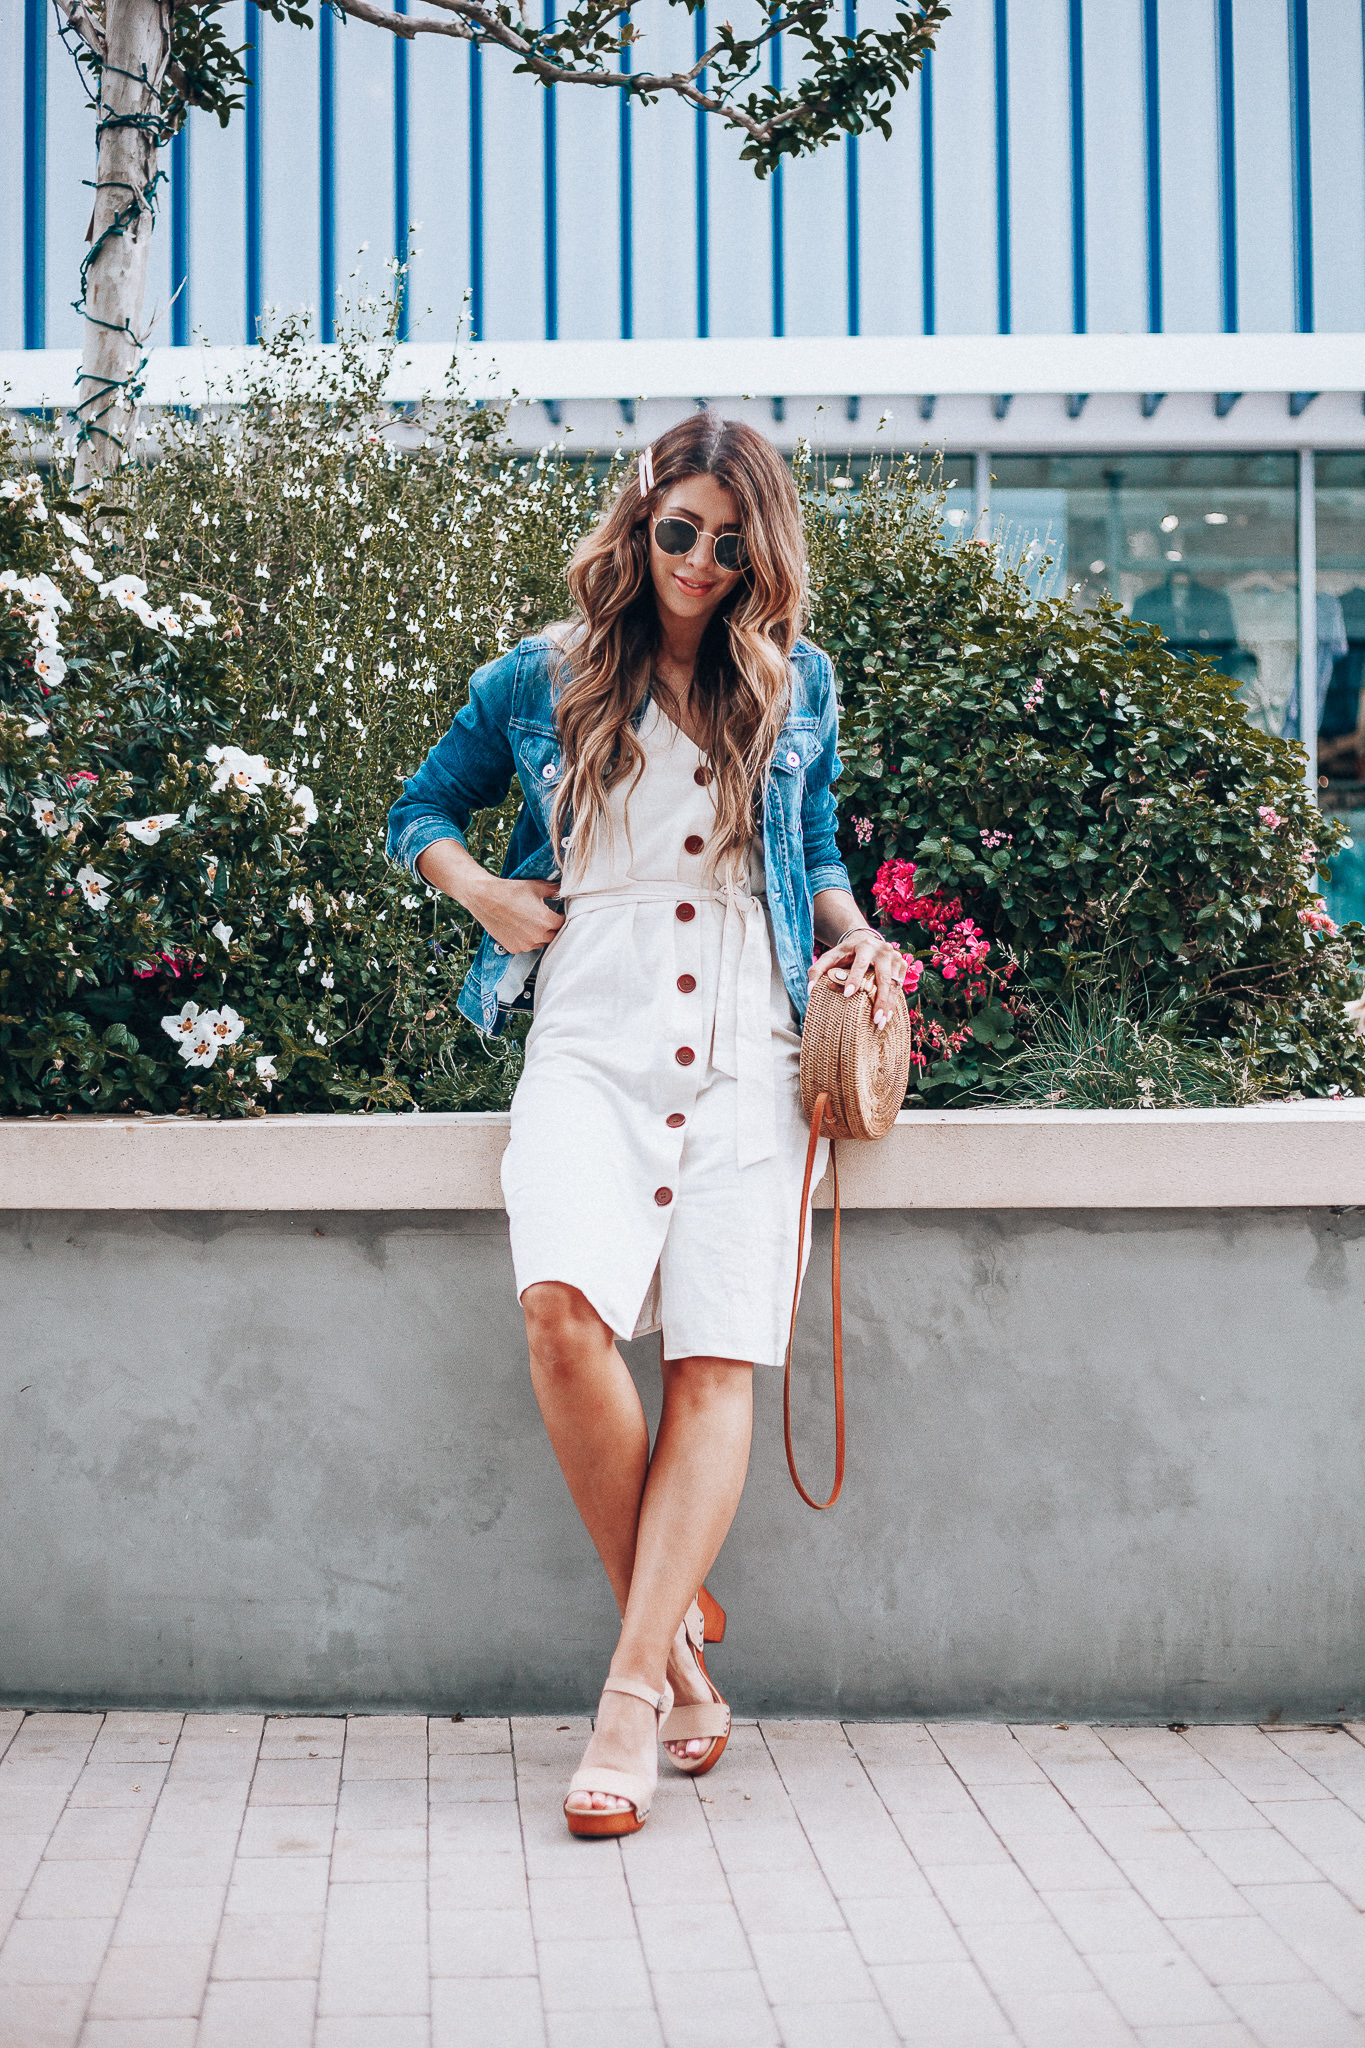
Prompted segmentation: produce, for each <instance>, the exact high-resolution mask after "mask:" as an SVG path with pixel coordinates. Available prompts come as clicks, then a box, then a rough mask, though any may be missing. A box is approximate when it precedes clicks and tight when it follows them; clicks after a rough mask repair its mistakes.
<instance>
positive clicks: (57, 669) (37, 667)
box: [33, 647, 66, 683]
mask: <svg viewBox="0 0 1365 2048" xmlns="http://www.w3.org/2000/svg"><path fill="white" fill-rule="evenodd" d="M33 673H34V675H35V676H37V677H38V679H39V681H40V682H44V683H60V682H61V681H62V680H63V679H64V677H65V675H66V663H65V662H64V661H63V660H62V657H61V655H60V654H54V653H53V652H52V650H51V648H50V647H45V648H44V649H43V651H42V653H41V654H35V655H34V657H33Z"/></svg>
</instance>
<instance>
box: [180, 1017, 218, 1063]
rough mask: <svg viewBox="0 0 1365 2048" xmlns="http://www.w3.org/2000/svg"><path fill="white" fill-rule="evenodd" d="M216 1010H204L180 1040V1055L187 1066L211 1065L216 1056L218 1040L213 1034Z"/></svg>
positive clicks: (216, 1018)
mask: <svg viewBox="0 0 1365 2048" xmlns="http://www.w3.org/2000/svg"><path fill="white" fill-rule="evenodd" d="M217 1022H218V1012H217V1011H216V1010H205V1011H204V1012H203V1014H202V1016H200V1017H197V1018H196V1019H195V1021H194V1023H193V1025H192V1026H191V1028H190V1030H189V1032H188V1033H187V1034H186V1036H185V1037H184V1038H182V1039H181V1041H180V1057H181V1059H182V1060H183V1061H184V1062H185V1065H186V1066H187V1067H211V1066H212V1065H213V1063H214V1061H215V1060H216V1059H217V1057H218V1046H219V1043H220V1041H219V1040H218V1039H217V1038H216V1037H215V1036H214V1026H215V1025H216V1024H217Z"/></svg>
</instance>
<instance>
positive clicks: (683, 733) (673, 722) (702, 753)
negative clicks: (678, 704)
mask: <svg viewBox="0 0 1365 2048" xmlns="http://www.w3.org/2000/svg"><path fill="white" fill-rule="evenodd" d="M649 701H650V703H651V704H652V705H653V707H654V710H655V714H656V716H658V717H659V718H661V719H662V720H663V722H664V724H665V725H667V726H670V727H671V728H672V730H673V731H674V732H675V733H677V734H678V735H679V736H680V738H682V739H685V740H686V741H687V744H688V746H689V747H691V749H692V751H693V753H694V754H695V755H696V756H697V758H698V760H701V761H704V760H705V759H706V749H705V747H700V746H698V745H697V742H696V741H695V740H694V739H693V737H692V735H691V733H690V732H688V730H687V728H686V726H682V725H679V724H678V721H677V719H676V718H670V717H669V715H668V713H667V712H666V711H665V710H664V707H663V705H662V704H661V703H660V702H659V699H658V697H657V696H656V695H655V693H654V691H653V690H651V691H650V693H649Z"/></svg>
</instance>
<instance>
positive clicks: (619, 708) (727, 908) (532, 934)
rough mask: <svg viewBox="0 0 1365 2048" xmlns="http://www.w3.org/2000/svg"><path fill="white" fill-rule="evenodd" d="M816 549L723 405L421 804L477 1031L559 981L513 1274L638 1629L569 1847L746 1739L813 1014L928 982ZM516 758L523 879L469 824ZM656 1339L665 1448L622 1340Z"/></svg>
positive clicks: (471, 708)
mask: <svg viewBox="0 0 1365 2048" xmlns="http://www.w3.org/2000/svg"><path fill="white" fill-rule="evenodd" d="M805 567H806V565H805V551H804V546H803V542H802V534H801V521H800V512H799V508H798V504H797V497H796V491H795V489H794V486H793V484H792V479H791V476H790V473H789V471H788V469H787V466H786V464H785V463H784V462H783V461H782V460H781V458H780V457H779V456H778V454H777V453H776V451H775V450H774V449H773V448H772V446H771V445H770V444H769V443H768V442H767V441H765V440H764V439H763V437H762V436H761V435H760V434H758V433H756V432H755V431H754V430H753V429H752V428H751V427H747V426H743V425H740V424H736V423H734V422H730V421H723V420H720V419H717V418H716V417H715V416H714V415H712V414H710V413H707V412H698V413H696V414H694V415H693V416H692V417H691V418H690V419H688V420H686V421H684V422H683V423H682V424H681V425H679V426H676V427H673V428H671V429H670V430H669V432H668V433H666V434H664V435H662V436H661V437H660V439H659V440H658V441H657V442H655V443H654V445H653V447H652V449H651V450H649V452H648V453H647V454H646V455H644V456H642V457H641V458H640V463H639V476H638V478H636V477H632V478H631V479H630V481H629V482H628V483H627V484H626V485H625V486H624V487H623V488H622V490H621V492H620V494H619V496H618V497H617V499H616V502H615V504H614V505H613V506H612V508H611V510H610V511H609V512H608V514H607V515H606V517H605V519H603V521H602V522H601V524H600V525H599V526H598V527H597V528H596V529H595V530H594V531H593V532H592V533H590V534H589V535H588V536H587V537H586V538H585V539H584V540H583V541H582V542H581V544H580V545H579V547H578V549H577V551H576V552H575V554H574V557H573V560H572V562H571V564H570V567H569V588H570V591H571V592H572V595H573V599H574V603H575V606H576V608H577V616H576V617H575V618H574V620H573V621H571V622H570V623H569V624H568V625H566V626H561V627H557V628H554V629H552V630H551V632H550V633H549V634H547V635H544V636H541V637H538V638H535V639H529V640H524V641H522V643H521V645H520V646H519V647H517V648H515V649H514V650H513V652H512V653H510V654H508V655H505V656H503V657H502V658H501V659H500V660H498V661H495V662H491V663H490V664H489V665H488V666H487V667H486V668H484V669H481V670H480V671H479V672H478V674H477V675H476V676H475V677H474V679H473V681H472V683H471V684H470V691H469V702H468V704H467V705H466V707H465V708H464V710H462V711H461V712H460V714H459V716H458V717H457V718H456V720H455V722H454V724H453V725H452V727H451V729H450V731H449V732H448V733H447V734H446V736H445V738H444V739H443V740H442V741H441V742H440V743H439V745H437V746H436V747H434V748H433V749H432V751H431V753H430V754H429V755H428V757H427V759H426V761H425V763H424V764H423V766H422V767H421V769H419V771H418V773H417V774H416V775H415V776H414V777H413V778H412V780H411V781H410V782H408V783H407V784H406V785H405V788H404V793H403V795H402V796H401V797H400V798H399V800H398V802H397V803H396V804H395V805H394V807H393V810H392V812H391V814H390V825H389V851H390V854H391V855H392V856H393V857H394V858H395V859H396V860H398V861H400V862H402V863H403V864H404V865H406V866H407V867H408V868H410V869H411V870H412V872H413V873H414V874H416V875H419V876H420V877H421V878H422V879H423V880H424V881H426V882H428V883H430V884H431V886H432V887H433V888H437V889H441V890H443V891H444V892H445V893H446V894H447V895H449V896H452V897H453V898H454V899H455V901H456V902H457V903H460V904H462V905H463V906H464V907H465V908H466V909H467V910H468V911H470V912H471V913H472V915H473V916H474V917H475V918H477V919H478V921H479V923H480V924H481V925H482V926H483V927H484V930H485V932H486V933H487V937H486V938H485V940H484V942H483V944H482V946H481V947H480V950H479V954H478V956H477V959H476V961H475V964H474V967H473V969H472V971H471V973H470V976H469V979H468V980H467V982H466V984H465V987H464V989H463V991H462V992H461V996H460V1008H461V1010H462V1012H463V1014H465V1015H466V1016H468V1017H470V1018H471V1019H472V1020H473V1022H475V1023H476V1024H478V1025H479V1026H480V1027H481V1028H483V1029H486V1030H490V1031H492V1030H497V1029H498V1028H499V1027H500V1024H501V1022H502V1020H503V1019H504V1017H505V1015H506V1013H507V1012H508V1011H509V1010H510V1009H511V1008H513V1007H516V1006H519V1005H520V1006H526V1005H527V1003H528V1002H530V1001H531V998H530V997H529V996H528V993H527V991H528V987H529V986H530V984H531V983H532V981H533V982H534V999H533V1007H534V1012H535V1018H534V1022H533V1024H532V1026H531V1031H530V1034H529V1036H528V1039H527V1044H526V1065H525V1070H524V1072H523V1075H522V1079H521V1082H520V1084H519V1086H518V1088H517V1092H516V1096H515V1098H514V1100H513V1104H512V1135H511V1142H510V1144H509V1147H508V1150H507V1153H506V1156H505V1159H504V1162H503V1169H502V1181H503V1191H504V1194H505V1197H506V1201H507V1211H508V1216H509V1218H510V1221H511V1238H512V1257H513V1263H514V1267H515V1271H516V1284H517V1291H518V1295H519V1298H520V1301H521V1305H522V1309H523V1311H524V1313H525V1317H526V1330H527V1337H528V1341H529V1345H530V1354H531V1376H532V1381H533V1384H534V1387H535V1393H536V1398H537V1400H538V1401H539V1403H540V1410H541V1414H542V1415H543V1417H544V1419H545V1425H546V1428H547V1430H548V1431H549V1435H550V1440H551V1443H552V1444H553V1446H554V1450H555V1454H556V1456H557V1457H558V1459H559V1463H560V1467H561V1469H562V1470H563V1473H564V1477H565V1479H566V1480H567V1482H568V1485H569V1490H570V1492H571V1493H572V1495H573V1499H574V1502H575V1504H576V1506H577V1507H578V1510H579V1513H580V1514H581V1515H582V1517H583V1520H584V1522H585V1524H586V1525H587V1529H588V1533H589V1535H590V1536H591V1537H592V1540H593V1542H594V1544H595V1545H596V1547H597V1551H598V1554H599V1556H600V1557H601V1559H602V1562H603V1564H604V1566H605V1567H606V1572H607V1577H608V1579H609V1580H610V1582H611V1588H612V1591H613V1593H614V1594H615V1596H616V1602H617V1605H618V1607H619V1608H620V1611H621V1616H622V1623H621V1633H620V1638H619V1641H618V1643H617V1647H616V1653H615V1655H614V1656H613V1658H612V1661H611V1670H610V1673H609V1675H608V1678H607V1682H606V1687H605V1689H604V1691H603V1694H602V1700H601V1704H600V1707H599V1710H598V1714H597V1719H596V1723H595V1727H594V1733H593V1737H592V1740H591V1742H590V1743H589V1744H588V1748H587V1752H586V1755H585V1757H584V1762H583V1768H582V1769H581V1770H580V1771H579V1772H578V1773H577V1774H576V1775H575V1777H574V1778H573V1780H572V1782H571V1785H570V1790H569V1795H568V1798H567V1799H566V1802H565V1812H566V1815H567V1817H568V1823H569V1827H570V1829H571V1831H572V1832H573V1833H574V1834H582V1835H623V1834H630V1833H633V1832H634V1831H635V1830H636V1829H637V1828H638V1827H640V1826H642V1825H643V1823H644V1818H645V1814H646V1812H647V1811H648V1807H649V1802H650V1797H651V1795H652V1792H653V1788H654V1784H655V1781H656V1776H657V1762H658V1759H657V1740H656V1738H657V1736H658V1734H659V1732H660V1730H661V1732H662V1738H663V1741H664V1743H665V1745H666V1747H667V1750H668V1752H669V1755H670V1757H671V1758H672V1760H673V1761H674V1762H675V1763H676V1764H677V1766H678V1767H679V1768H680V1769H682V1770H685V1771H688V1772H691V1773H692V1774H694V1775H699V1774H700V1773H701V1772H703V1771H706V1770H709V1769H711V1768H712V1766H713V1765H714V1764H715V1763H716V1762H717V1761H718V1760H719V1757H720V1754H721V1751H722V1750H723V1749H724V1747H725V1742H726V1740H727V1738H728V1733H729V1725H730V1715H729V1709H728V1707H727V1706H726V1705H725V1702H724V1701H723V1700H722V1699H721V1696H720V1694H719V1692H718V1691H717V1689H716V1688H715V1686H714V1685H713V1684H712V1683H711V1681H710V1679H709V1677H708V1676H707V1673H706V1669H705V1664H704V1662H703V1656H702V1640H703V1628H702V1612H701V1609H700V1607H699V1605H698V1593H697V1589H698V1587H699V1586H701V1584H702V1581H703V1579H704V1578H705V1575H706V1573H707V1571H708V1570H709V1569H710V1566H711V1564H712V1563H713V1561H714V1559H715V1557H716V1555H717V1553H718V1552H719V1550H720V1547H721V1544H722V1543H723V1542H724V1540H725V1536H726V1534H727V1532H728V1530H729V1527H730V1523H731V1521H732V1520H733V1518H734V1514H735V1510H736V1508H737V1506H738V1504H739V1497H740V1493H741V1490H742V1488H743V1485H744V1477H745V1472H746V1469H747V1466H748V1458H749V1438H750V1431H751V1425H752V1367H753V1365H754V1364H755V1363H760V1364H764V1365H779V1366H780V1365H781V1363H782V1359H783V1352H784V1348H785V1334H786V1333H785V1319H786V1315H787V1313H788V1312H789V1305H790V1302H791V1297H792V1291H793V1287H794V1285H795V1281H796V1240H797V1223H798V1213H797V1212H798V1209H799V1206H800V1190H801V1178H802V1169H803V1165H804V1152H805V1143H806V1132H805V1129H804V1126H803V1122H802V1117H801V1103H800V1086H799V1065H800V1036H799V1033H800V1020H801V1018H802V1016H803V1015H804V1012H805V1006H806V1000H807V995H808V992H809V983H810V982H811V981H813V980H814V978H815V977H816V976H818V975H822V974H830V973H834V974H836V975H840V976H845V975H846V977H847V978H846V982H845V987H846V992H847V993H849V994H852V993H853V992H854V990H855V989H856V988H857V987H859V986H861V985H862V983H863V980H864V977H865V976H866V975H867V974H871V975H872V976H873V977H875V981H876V1003H875V1006H874V1014H875V1015H876V1018H877V1021H878V1022H879V1023H880V1022H881V1019H882V1017H883V1015H884V1014H885V1013H886V1011H887V1009H888V1007H889V998H890V994H891V991H892V989H893V988H894V987H896V986H897V985H899V983H900V981H901V980H902V979H903V976H904V965H903V963H902V961H901V959H900V956H899V955H898V953H897V952H896V950H895V948H894V947H892V946H889V945H887V944H885V943H884V942H883V941H882V939H881V938H880V936H879V935H878V933H876V932H875V931H873V930H872V929H871V928H870V927H869V926H868V925H867V924H866V923H865V921H864V920H863V918H862V915H861V913H860V912H859V910H858V906H857V904H856V903H855V902H854V899H853V897H852V895H851V894H850V892H849V887H848V875H847V872H846V871H845V868H844V866H843V863H842V861H841V860H840V858H839V854H838V850H837V847H836V845H835V831H834V827H835V813H834V800H833V796H832V794H831V784H832V783H833V781H834V779H835V777H836V776H837V775H838V773H839V760H838V754H837V751H836V741H837V705H836V699H835V688H834V677H833V672H832V670H831V668H830V664H829V661H828V659H827V658H826V656H825V655H823V654H821V653H820V652H819V650H818V649H817V648H815V647H813V646H812V645H811V644H810V643H809V641H806V640H802V639H801V638H799V637H798V633H799V626H800V622H801V612H802V605H803V598H804V591H805ZM514 774H515V775H516V776H517V777H518V779H519V781H520V783H521V788H522V793H523V796H524V802H523V806H522V810H521V813H520V816H519V817H518V820H517V824H516V828H515V830H514V832H513V834H512V839H511V844H510V846H509V849H508V855H507V860H506V862H505V864H504V869H503V873H502V875H501V876H500V877H494V876H493V875H491V874H489V873H488V872H487V871H486V870H485V869H484V868H482V867H480V866H479V865H478V863H477V862H475V861H474V860H473V859H472V858H471V856H470V854H469V853H468V851H467V850H466V847H465V844H464V840H463V833H464V831H465V829H466V827H467V826H468V823H469V819H470V815H471V813H472V812H473V811H475V810H478V809H480V808H484V807H486V806H489V805H492V804H496V803H499V802H500V801H501V800H502V798H503V797H504V795H505V794H506V792H507V789H508V788H509V786H510V783H511V780H512V777H513V775H514ZM556 849H557V852H556ZM814 941H818V942H819V944H820V945H821V946H822V947H823V951H822V952H821V954H820V957H819V959H818V960H817V961H816V963H815V965H813V966H811V965H809V964H808V963H810V961H811V959H812V953H813V950H814V944H813V942H814ZM822 1170H823V1169H822ZM653 1330H659V1331H661V1332H662V1340H663V1341H662V1360H663V1411H662V1416H661V1420H660V1423H659V1431H658V1436H657V1439H656V1441H655V1445H654V1450H653V1455H652V1456H651V1454H650V1445H649V1434H648V1430H647V1428H646V1424H645V1419H644V1414H643V1411H642V1409H641V1406H640V1401H639V1397H638V1395H637V1394H636V1391H635V1386H634V1383H633V1381H632V1379H631V1377H630V1374H629V1372H628V1371H627V1369H626V1366H625V1363H624V1361H623V1359H622V1357H621V1354H620V1352H619V1351H618V1349H617V1340H618V1339H621V1338H629V1337H630V1336H632V1335H641V1334H644V1333H645V1332H647V1331H653ZM717 1612H718V1610H717ZM675 1702H676V1704H675Z"/></svg>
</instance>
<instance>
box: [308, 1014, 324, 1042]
mask: <svg viewBox="0 0 1365 2048" xmlns="http://www.w3.org/2000/svg"><path fill="white" fill-rule="evenodd" d="M308 1036H309V1037H310V1038H311V1039H312V1040H313V1042H314V1044H315V1045H326V1043H327V1039H326V1036H325V1034H324V1033H323V1032H321V1031H319V1030H318V1027H317V1025H316V1024H315V1023H314V1022H313V1020H312V1018H311V1017H310V1018H309V1019H308Z"/></svg>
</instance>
